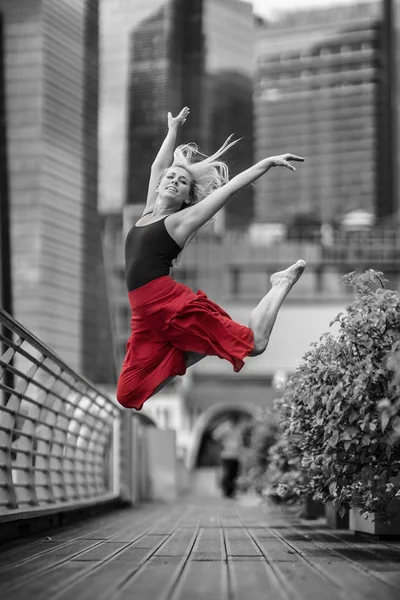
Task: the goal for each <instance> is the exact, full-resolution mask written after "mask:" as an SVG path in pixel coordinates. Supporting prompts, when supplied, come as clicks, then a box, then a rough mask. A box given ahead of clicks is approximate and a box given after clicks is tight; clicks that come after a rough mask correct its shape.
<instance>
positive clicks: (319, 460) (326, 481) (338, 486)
mask: <svg viewBox="0 0 400 600" xmlns="http://www.w3.org/2000/svg"><path fill="white" fill-rule="evenodd" d="M343 281H344V283H345V284H347V285H352V286H353V287H354V289H355V292H356V298H355V300H354V301H353V302H352V304H351V305H350V306H349V307H348V308H347V310H346V311H345V312H344V313H341V314H339V315H338V316H337V317H336V319H335V320H334V321H333V323H335V326H336V328H337V332H336V333H335V335H334V334H332V333H327V334H324V335H323V336H322V337H321V339H320V341H319V342H318V343H316V344H313V345H312V347H311V348H310V350H309V351H308V352H307V354H306V355H305V357H304V359H303V360H302V363H301V364H300V366H299V367H298V369H297V370H296V372H295V373H294V374H293V375H292V376H291V378H290V379H289V381H288V383H287V385H286V389H285V392H284V395H283V397H282V399H281V400H280V409H281V414H282V424H281V425H282V431H283V436H284V439H285V440H286V449H289V450H290V448H293V445H295V446H296V448H297V449H298V453H299V455H300V456H301V459H300V464H299V466H298V469H297V475H296V477H294V478H291V479H290V480H288V479H287V481H286V482H285V484H284V488H282V487H281V488H278V487H277V488H276V489H277V492H278V493H279V494H281V496H282V497H285V496H287V497H290V495H291V494H292V493H294V494H297V495H298V496H299V495H304V494H308V495H312V497H313V499H314V500H319V501H322V502H327V501H329V500H331V501H332V504H333V507H334V509H335V510H336V511H338V513H339V515H340V516H344V515H345V514H346V512H347V511H348V510H349V509H350V508H355V509H357V510H359V511H361V512H362V514H363V515H372V519H373V520H374V522H380V521H384V520H385V519H386V520H387V519H388V518H391V519H392V525H391V532H392V533H396V530H395V528H394V527H395V524H396V521H395V520H393V511H392V507H393V504H396V500H397V498H398V496H399V489H400V480H399V475H400V445H399V438H398V437H396V435H397V433H396V432H398V431H399V432H400V424H399V416H398V415H399V413H398V398H399V393H398V392H399V382H398V381H397V380H396V378H395V377H394V367H393V364H391V360H392V362H393V359H392V357H393V356H395V355H396V350H398V344H399V339H400V294H399V293H398V292H397V291H393V290H387V289H385V287H384V286H385V280H384V279H383V274H382V273H380V272H376V271H372V270H368V271H366V272H365V273H363V274H360V275H357V274H356V273H350V274H348V275H347V276H345V277H344V278H343ZM333 323H331V325H332V324H333ZM385 407H386V411H385ZM305 474H306V476H305ZM289 485H290V486H291V490H289V489H288V486H289ZM352 524H354V520H353V521H352ZM356 526H357V525H356Z"/></svg>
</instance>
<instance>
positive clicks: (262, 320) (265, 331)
mask: <svg viewBox="0 0 400 600" xmlns="http://www.w3.org/2000/svg"><path fill="white" fill-rule="evenodd" d="M305 266H306V263H305V261H304V260H298V261H297V262H296V263H295V264H294V265H291V266H290V267H289V268H288V269H286V270H285V271H279V272H278V273H274V274H273V275H271V278H270V281H271V285H272V287H271V289H270V291H269V292H268V294H267V295H266V296H264V298H263V299H262V300H261V302H260V303H259V304H258V305H257V306H256V308H255V309H254V310H253V312H252V313H251V315H250V321H249V327H250V329H252V330H253V333H254V350H253V352H252V353H251V354H249V356H258V355H259V354H262V353H263V352H264V350H265V349H266V347H267V346H268V342H269V336H270V335H271V331H272V328H273V326H274V324H275V321H276V317H277V315H278V312H279V309H280V307H281V305H282V302H283V301H284V299H285V298H286V296H287V295H288V293H289V292H290V290H291V289H292V287H293V286H294V284H295V283H296V281H297V280H298V279H299V278H300V277H301V275H302V273H303V271H304V269H305Z"/></svg>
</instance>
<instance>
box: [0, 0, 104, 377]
mask: <svg viewBox="0 0 400 600" xmlns="http://www.w3.org/2000/svg"><path fill="white" fill-rule="evenodd" d="M0 14H1V17H2V22H3V40H2V42H3V43H2V55H3V56H2V59H3V60H2V63H3V76H4V77H3V80H4V90H3V91H4V107H5V109H4V111H5V114H4V119H5V123H6V144H7V148H6V150H7V159H8V161H7V162H8V175H9V182H8V183H9V185H8V188H9V199H8V200H9V205H10V209H11V210H10V212H11V254H12V275H13V283H12V288H13V289H12V291H13V305H14V316H15V317H16V319H17V320H19V321H20V322H21V323H22V324H23V325H25V326H26V327H27V328H28V329H29V330H31V331H32V332H33V333H34V334H35V335H37V336H38V337H39V338H40V339H41V340H42V341H43V342H45V343H46V344H47V345H49V346H50V348H52V349H53V350H54V351H55V352H56V353H57V354H59V355H60V357H61V358H62V359H63V360H65V361H66V362H67V363H68V364H69V365H70V366H71V367H73V368H75V369H76V370H77V371H79V372H80V373H83V374H84V375H86V376H87V377H90V378H91V379H92V380H94V381H96V382H103V381H112V380H113V379H115V367H114V361H113V350H112V345H111V344H110V326H109V315H108V308H107V295H106V289H105V285H106V282H105V276H104V265H103V261H102V249H101V240H100V223H99V222H98V220H97V217H98V215H97V108H98V1H97V0H84V1H82V0H63V1H59V0H29V1H28V0H22V1H18V2H15V1H14V0H0Z"/></svg>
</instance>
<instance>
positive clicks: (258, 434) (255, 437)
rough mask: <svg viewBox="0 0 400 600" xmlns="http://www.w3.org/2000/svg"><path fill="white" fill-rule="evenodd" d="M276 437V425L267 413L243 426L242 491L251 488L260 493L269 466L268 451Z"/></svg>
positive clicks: (271, 416) (269, 413)
mask: <svg viewBox="0 0 400 600" xmlns="http://www.w3.org/2000/svg"><path fill="white" fill-rule="evenodd" d="M278 435H279V431H278V423H277V421H276V418H275V416H274V415H272V414H271V412H269V411H265V412H264V413H263V414H262V415H261V416H260V417H258V418H257V419H254V420H253V421H251V422H249V423H247V424H246V425H244V426H243V428H242V442H243V450H242V456H241V477H240V481H239V485H240V487H241V488H242V489H250V488H251V489H253V490H255V491H256V492H257V493H261V492H262V489H263V487H264V485H265V484H264V476H265V473H266V471H267V467H268V464H269V449H270V448H271V446H273V445H274V444H275V443H276V441H277V439H278Z"/></svg>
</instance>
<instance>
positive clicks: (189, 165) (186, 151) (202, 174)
mask: <svg viewBox="0 0 400 600" xmlns="http://www.w3.org/2000/svg"><path fill="white" fill-rule="evenodd" d="M231 139H232V135H230V136H229V137H228V138H227V139H226V140H225V142H224V143H223V145H222V146H221V148H219V150H217V151H216V152H214V154H212V155H211V156H207V155H205V154H203V153H202V152H200V150H199V149H198V147H197V145H196V144H194V143H189V144H181V145H180V146H178V147H177V148H176V149H175V152H174V160H173V163H172V165H171V166H173V167H181V168H182V169H185V170H186V171H187V172H188V173H189V174H190V176H191V178H192V184H191V186H190V192H189V198H190V199H191V202H190V203H189V204H187V205H186V206H191V205H193V204H197V202H201V200H203V198H206V197H207V196H208V195H209V194H211V192H212V191H214V190H216V189H218V188H220V187H221V186H223V185H225V183H228V181H229V170H228V167H227V165H226V164H225V163H224V162H223V161H222V160H220V157H221V156H222V155H223V154H225V152H227V150H229V148H231V147H232V146H234V145H235V144H236V143H237V142H238V141H239V140H234V141H233V142H231V141H230V140H231Z"/></svg>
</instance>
